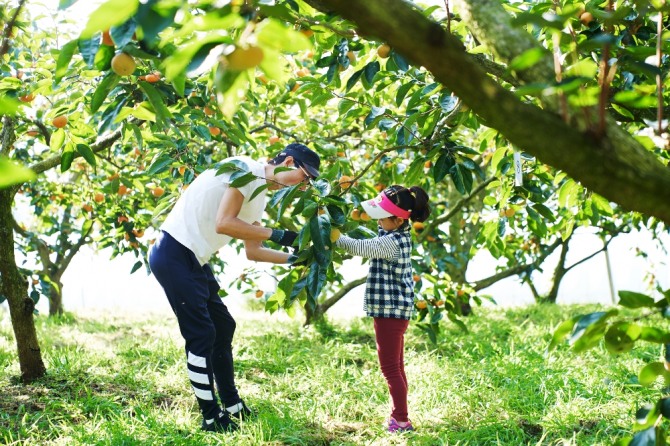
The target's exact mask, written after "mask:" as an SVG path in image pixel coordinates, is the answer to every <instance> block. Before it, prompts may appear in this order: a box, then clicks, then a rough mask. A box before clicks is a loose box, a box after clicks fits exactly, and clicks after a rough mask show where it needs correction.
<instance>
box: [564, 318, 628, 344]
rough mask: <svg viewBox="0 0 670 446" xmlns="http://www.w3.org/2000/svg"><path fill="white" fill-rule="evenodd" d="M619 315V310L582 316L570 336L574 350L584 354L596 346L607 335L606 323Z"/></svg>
mask: <svg viewBox="0 0 670 446" xmlns="http://www.w3.org/2000/svg"><path fill="white" fill-rule="evenodd" d="M618 313H619V312H618V310H610V311H607V312H605V311H598V312H595V313H590V314H586V315H584V316H581V317H580V318H579V320H578V321H577V324H576V325H575V328H574V331H573V332H572V335H571V336H570V345H571V346H572V349H573V350H574V351H575V352H582V351H584V350H587V349H589V348H592V347H594V346H596V345H597V344H598V342H599V341H600V339H602V337H603V336H604V335H605V328H606V324H605V322H606V321H607V319H609V318H611V317H613V316H615V315H617V314H618Z"/></svg>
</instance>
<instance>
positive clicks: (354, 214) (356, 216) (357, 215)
mask: <svg viewBox="0 0 670 446" xmlns="http://www.w3.org/2000/svg"><path fill="white" fill-rule="evenodd" d="M351 219H352V220H354V221H358V220H360V219H361V211H359V210H358V209H354V210H353V211H351Z"/></svg>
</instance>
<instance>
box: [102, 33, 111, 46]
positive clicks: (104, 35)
mask: <svg viewBox="0 0 670 446" xmlns="http://www.w3.org/2000/svg"><path fill="white" fill-rule="evenodd" d="M102 45H107V46H114V41H113V40H112V36H111V35H110V34H109V30H108V29H107V30H105V31H103V32H102Z"/></svg>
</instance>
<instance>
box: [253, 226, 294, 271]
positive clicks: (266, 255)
mask: <svg viewBox="0 0 670 446" xmlns="http://www.w3.org/2000/svg"><path fill="white" fill-rule="evenodd" d="M254 226H258V227H260V223H259V222H257V221H256V222H254ZM244 251H245V252H246V253H247V259H249V260H252V261H254V262H269V263H288V258H289V255H290V254H289V253H287V252H282V251H276V250H274V249H270V248H266V247H265V246H263V243H262V242H260V241H257V240H244Z"/></svg>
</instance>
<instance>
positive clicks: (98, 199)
mask: <svg viewBox="0 0 670 446" xmlns="http://www.w3.org/2000/svg"><path fill="white" fill-rule="evenodd" d="M93 201H95V202H96V203H102V202H103V201H105V196H104V195H103V194H102V193H100V192H96V193H95V195H94V196H93Z"/></svg>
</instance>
